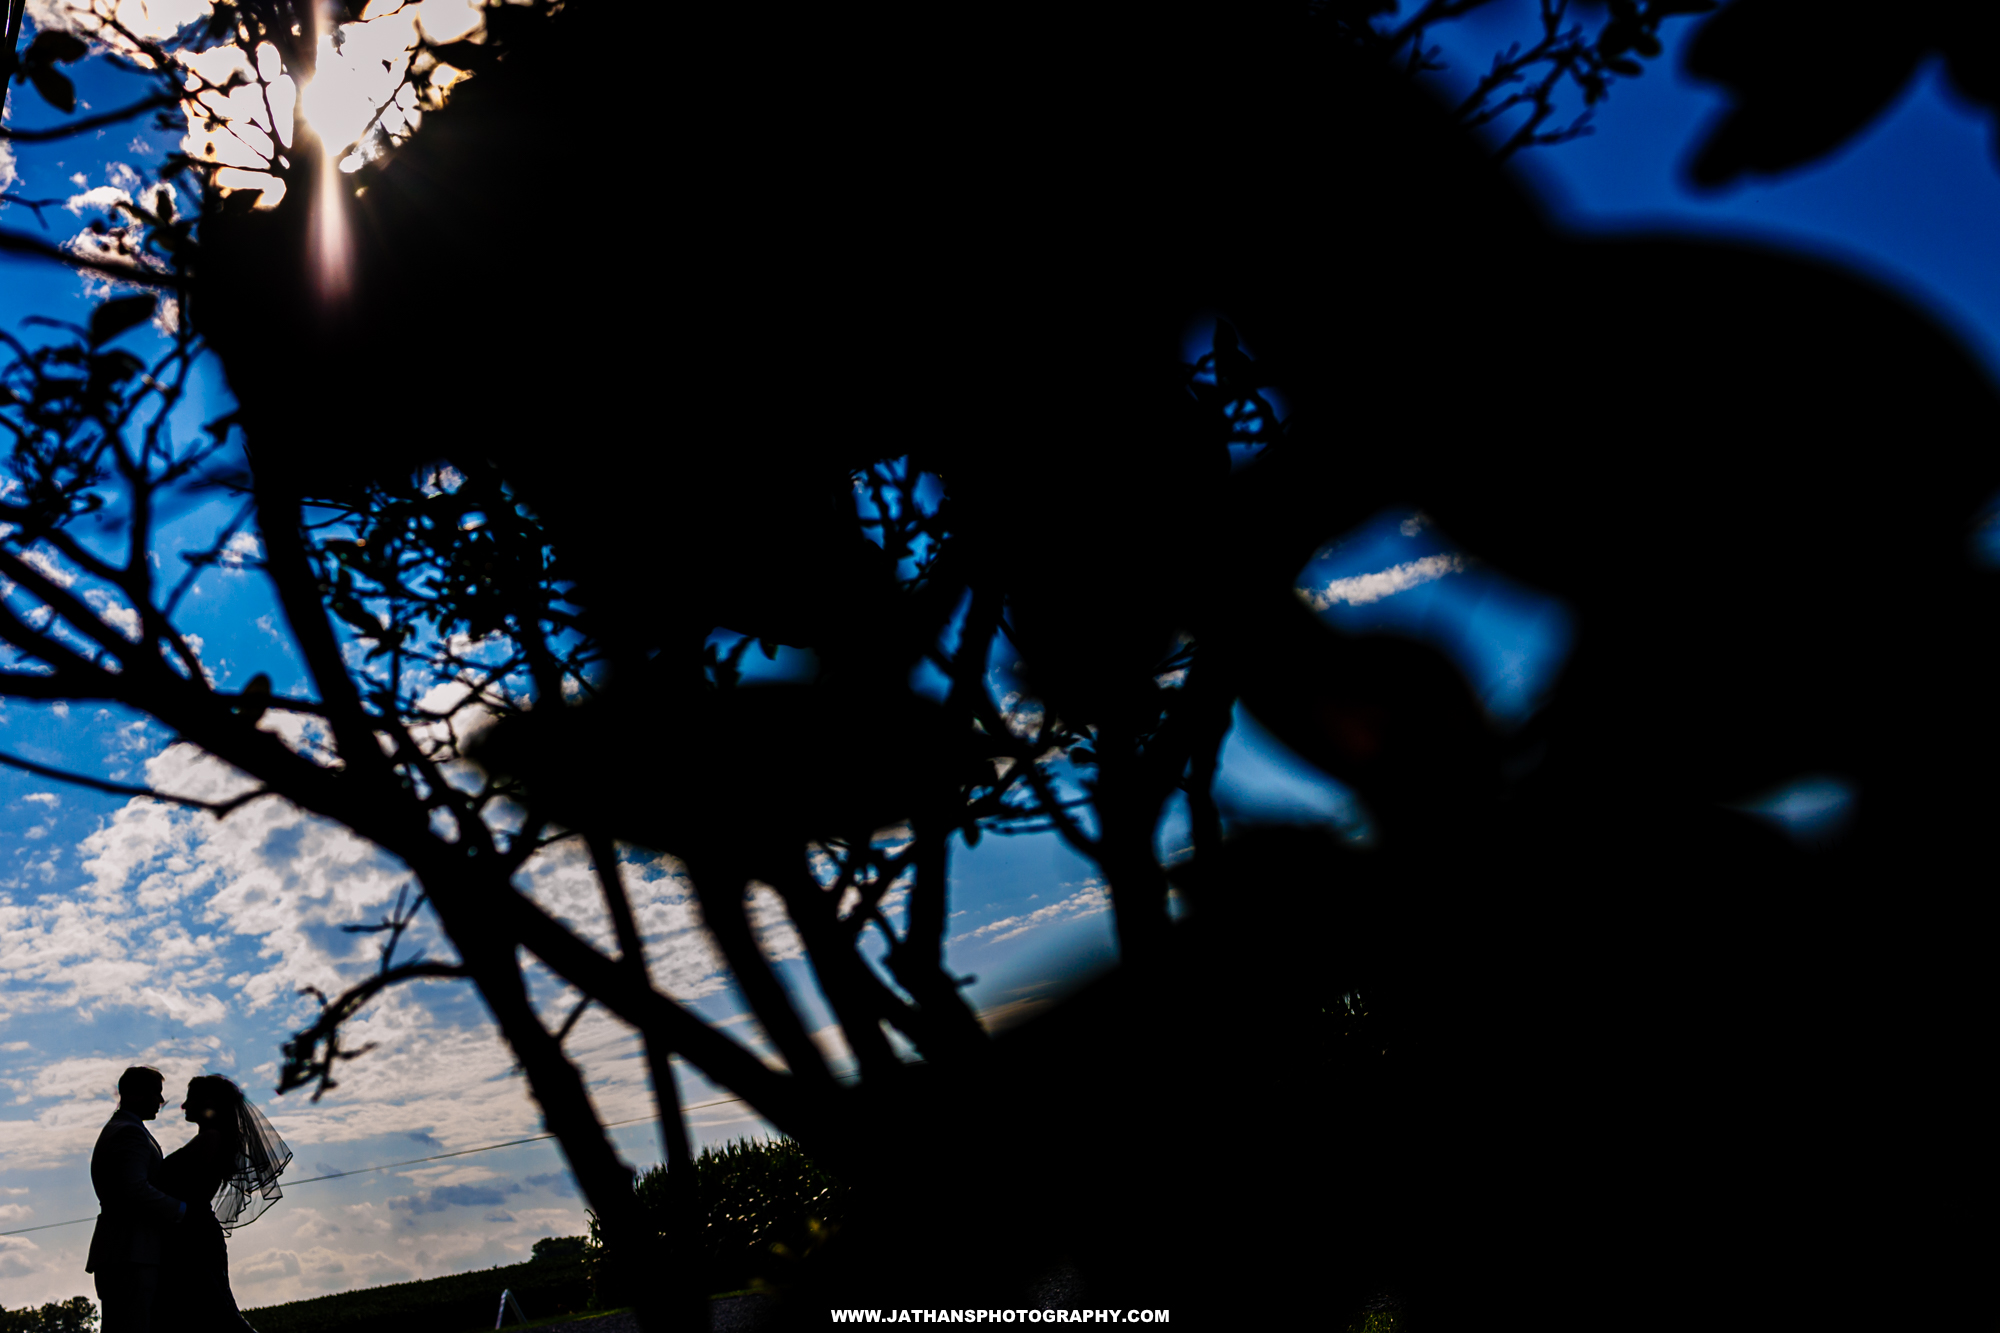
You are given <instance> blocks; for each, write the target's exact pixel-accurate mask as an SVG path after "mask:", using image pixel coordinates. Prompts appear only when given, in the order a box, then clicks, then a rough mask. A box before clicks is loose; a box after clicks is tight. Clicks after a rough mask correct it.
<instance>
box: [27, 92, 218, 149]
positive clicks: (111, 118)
mask: <svg viewBox="0 0 2000 1333" xmlns="http://www.w3.org/2000/svg"><path fill="white" fill-rule="evenodd" d="M180 101H181V99H180V98H179V97H178V96H175V95H172V94H169V93H155V94H154V95H153V96H151V97H146V98H142V99H140V100H139V101H137V102H134V103H132V104H131V105H130V106H122V107H119V108H118V109H117V110H116V111H102V112H99V113H98V114H97V115H94V116H85V117H84V118H83V119H82V120H72V121H69V122H67V123H66V124H62V125H53V126H50V127H49V128H48V129H45V130H15V129H9V128H7V127H6V126H5V125H0V139H11V140H13V141H14V142H15V143H55V142H57V141H59V140H62V139H73V138H75V137H76V136H77V135H79V134H88V133H90V132H91V131H92V130H101V129H103V128H104V127H105V126H106V125H116V124H118V123H119V122H120V121H126V120H130V119H132V117H134V116H143V115H145V114H146V113H147V112H148V111H154V110H161V109H164V108H166V107H170V106H178V105H180Z"/></svg>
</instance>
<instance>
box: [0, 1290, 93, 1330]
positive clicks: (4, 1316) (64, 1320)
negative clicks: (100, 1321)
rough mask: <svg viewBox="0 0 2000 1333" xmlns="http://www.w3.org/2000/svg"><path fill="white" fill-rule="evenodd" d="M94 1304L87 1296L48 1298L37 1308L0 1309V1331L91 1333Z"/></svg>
mask: <svg viewBox="0 0 2000 1333" xmlns="http://www.w3.org/2000/svg"><path fill="white" fill-rule="evenodd" d="M96 1327H97V1307H96V1306H95V1305H92V1304H91V1303H90V1298H89V1297H87V1296H72V1297H70V1298H69V1299H68V1300H66V1301H61V1302H57V1301H50V1302H49V1303H48V1304H47V1305H44V1306H42V1307H41V1308H40V1309H39V1310H31V1309H28V1308H27V1307H26V1306H23V1307H22V1308H21V1309H19V1310H0V1333H92V1330H94V1329H95V1328H96Z"/></svg>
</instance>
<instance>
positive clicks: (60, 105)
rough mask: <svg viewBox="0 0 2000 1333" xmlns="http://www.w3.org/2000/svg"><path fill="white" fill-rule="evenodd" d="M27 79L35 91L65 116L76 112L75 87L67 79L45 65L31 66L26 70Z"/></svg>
mask: <svg viewBox="0 0 2000 1333" xmlns="http://www.w3.org/2000/svg"><path fill="white" fill-rule="evenodd" d="M28 79H29V80H30V81H31V82H32V83H33V84H34V85H35V91H36V92H38V93H40V94H41V95H42V100H43V101H44V102H47V103H48V104H49V105H50V106H52V107H54V108H55V109H56V110H58V111H60V112H62V113H63V114H64V115H65V116H67V115H70V114H72V113H74V112H75V110H76V85H75V84H73V83H71V82H70V81H69V77H68V76H67V75H65V74H61V73H59V72H57V71H56V70H54V69H51V68H50V67H49V66H47V65H32V66H30V67H29V68H28Z"/></svg>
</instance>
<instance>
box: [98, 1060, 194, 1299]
mask: <svg viewBox="0 0 2000 1333" xmlns="http://www.w3.org/2000/svg"><path fill="white" fill-rule="evenodd" d="M165 1082H166V1080H165V1079H164V1078H163V1077H162V1076H161V1074H160V1071H159V1070H157V1069H148V1068H146V1067H145V1066H143V1065H135V1066H133V1067H132V1068H130V1069H128V1070H126V1071H125V1072H124V1073H122V1074H120V1075H119V1076H118V1109H117V1111H115V1112H113V1113H112V1116H111V1119H110V1120H109V1121H107V1122H106V1123H105V1126H104V1130H103V1132H102V1133H100V1134H99V1135H98V1136H97V1147H96V1148H95V1149H94V1150H93V1151H92V1152H91V1154H90V1183H91V1186H92V1188H94V1189H96V1191H97V1202H98V1205H99V1207H100V1209H101V1211H100V1212H99V1213H98V1214H97V1230H95V1231H94V1232H92V1233H91V1237H90V1258H89V1259H88V1260H87V1261H85V1263H84V1265H83V1271H84V1272H86V1273H91V1274H95V1275H96V1278H97V1299H98V1301H99V1302H100V1303H101V1304H102V1305H103V1307H104V1322H103V1325H102V1329H101V1333H152V1327H153V1296H154V1294H155V1293H156V1292H157V1291H158V1290H159V1286H160V1259H161V1257H162V1256H161V1251H162V1250H163V1248H164V1241H165V1238H166V1231H167V1228H168V1227H171V1226H173V1225H175V1224H176V1223H178V1222H179V1221H180V1220H181V1218H182V1217H183V1216H185V1215H186V1213H187V1205H186V1204H184V1203H182V1202H181V1201H180V1200H179V1199H175V1198H172V1197H170V1196H168V1195H166V1194H163V1193H161V1192H160V1191H159V1190H156V1189H154V1188H153V1186H152V1183H151V1182H150V1181H149V1180H148V1179H147V1173H148V1172H150V1171H151V1170H152V1169H153V1165H154V1163H156V1162H158V1161H159V1160H160V1145H159V1144H158V1143H155V1142H154V1141H153V1136H152V1134H150V1133H149V1132H148V1131H147V1129H146V1121H148V1120H151V1119H152V1118H153V1117H154V1116H156V1115H158V1114H159V1113H160V1108H161V1107H162V1106H164V1105H166V1101H167V1099H166V1097H165V1095H164V1094H163V1091H162V1089H163V1088H164V1086H165Z"/></svg>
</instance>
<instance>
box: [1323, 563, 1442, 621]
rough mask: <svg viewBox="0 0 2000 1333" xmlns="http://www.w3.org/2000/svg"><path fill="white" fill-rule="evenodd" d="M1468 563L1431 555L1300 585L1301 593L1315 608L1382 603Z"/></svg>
mask: <svg viewBox="0 0 2000 1333" xmlns="http://www.w3.org/2000/svg"><path fill="white" fill-rule="evenodd" d="M1467 564H1468V562H1467V560H1466V558H1465V557H1464V556H1462V555H1427V556H1425V557H1424V558H1423V559H1421V560H1411V561H1409V562H1407V563H1405V564H1400V565H1392V566H1390V567H1389V568H1388V569H1382V570H1377V571H1376V572H1375V573H1373V574H1356V575H1354V576H1353V577H1352V578H1344V579H1335V580H1333V581H1332V582H1331V583H1329V584H1327V585H1326V586H1325V587H1324V588H1320V589H1318V590H1314V589H1310V588H1299V589H1297V590H1296V591H1297V593H1298V595H1299V597H1300V598H1301V599H1303V600H1304V601H1305V603H1306V604H1307V605H1308V606H1310V607H1312V609H1313V610H1315V611H1324V610H1326V609H1327V608H1328V607H1331V606H1337V605H1341V604H1343V603H1344V604H1346V605H1348V606H1366V605H1367V604H1368V603H1370V602H1379V601H1381V600H1382V599H1383V598H1384V597H1393V596H1395V595H1396V594H1397V593H1399V592H1403V591H1405V590H1407V589H1410V588H1414V587H1416V586H1418V585H1419V584H1424V583H1430V582H1433V581H1435V580H1437V579H1441V578H1444V577H1445V576H1446V575H1448V574H1457V573H1459V572H1461V571H1462V570H1464V569H1465V568H1466V566H1467Z"/></svg>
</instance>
